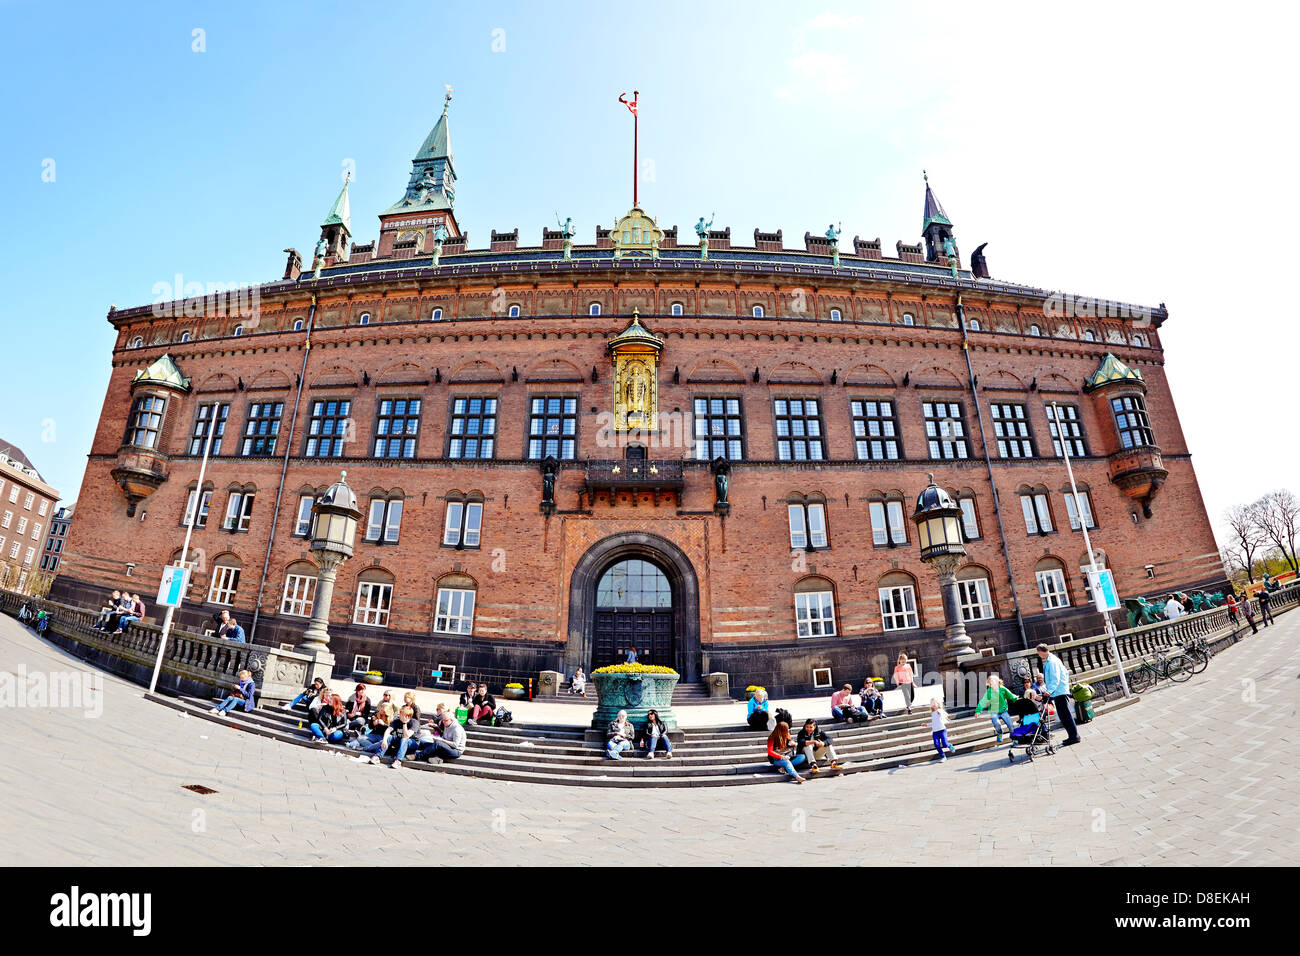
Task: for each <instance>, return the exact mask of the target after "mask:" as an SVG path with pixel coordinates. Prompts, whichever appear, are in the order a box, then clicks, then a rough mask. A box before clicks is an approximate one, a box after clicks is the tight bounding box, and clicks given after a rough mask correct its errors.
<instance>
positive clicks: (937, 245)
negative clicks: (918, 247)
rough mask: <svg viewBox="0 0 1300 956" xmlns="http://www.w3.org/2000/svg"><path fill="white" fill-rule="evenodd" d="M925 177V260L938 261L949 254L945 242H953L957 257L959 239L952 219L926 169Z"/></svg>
mask: <svg viewBox="0 0 1300 956" xmlns="http://www.w3.org/2000/svg"><path fill="white" fill-rule="evenodd" d="M921 175H922V176H924V177H925V212H924V213H923V214H922V221H921V235H922V236H924V237H925V261H926V262H938V261H939V258H940V257H941V256H944V255H946V254H947V252H946V250H945V248H944V244H945V242H951V243H952V253H953V255H952V258H953V259H956V258H957V240H956V239H955V238H954V237H953V234H952V220H951V219H949V218H948V214H947V213H946V212H944V210H943V206H942V205H941V204H940V202H939V199H938V197H937V196H935V194H934V190H932V189H931V188H930V176H929V174H928V173H926V172H925V171H924V170H922V173H921Z"/></svg>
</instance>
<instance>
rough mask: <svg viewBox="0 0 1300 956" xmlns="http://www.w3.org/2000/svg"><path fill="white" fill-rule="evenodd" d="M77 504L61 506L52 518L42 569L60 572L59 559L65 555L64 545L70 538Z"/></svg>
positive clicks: (42, 557)
mask: <svg viewBox="0 0 1300 956" xmlns="http://www.w3.org/2000/svg"><path fill="white" fill-rule="evenodd" d="M75 507H76V506H75V505H68V506H67V507H65V508H59V509H58V510H57V511H55V512H54V514H53V515H52V516H51V518H50V534H49V536H48V537H47V538H46V539H45V549H44V550H43V551H42V552H41V570H42V571H46V572H48V573H50V574H58V573H59V561H60V560H61V559H62V557H63V545H64V544H65V543H66V541H67V538H68V525H70V524H71V523H72V511H73V509H74V508H75Z"/></svg>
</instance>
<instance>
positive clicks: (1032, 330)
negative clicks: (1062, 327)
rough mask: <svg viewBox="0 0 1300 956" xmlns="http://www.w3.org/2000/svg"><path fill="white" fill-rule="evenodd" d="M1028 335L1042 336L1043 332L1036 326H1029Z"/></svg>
mask: <svg viewBox="0 0 1300 956" xmlns="http://www.w3.org/2000/svg"><path fill="white" fill-rule="evenodd" d="M1029 334H1030V335H1042V334H1043V330H1042V329H1040V328H1039V327H1038V326H1037V325H1031V326H1030V327H1029Z"/></svg>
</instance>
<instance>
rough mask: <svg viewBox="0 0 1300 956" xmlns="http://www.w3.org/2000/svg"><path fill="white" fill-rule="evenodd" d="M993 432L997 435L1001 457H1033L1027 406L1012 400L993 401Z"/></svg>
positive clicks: (999, 455)
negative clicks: (1026, 411)
mask: <svg viewBox="0 0 1300 956" xmlns="http://www.w3.org/2000/svg"><path fill="white" fill-rule="evenodd" d="M991 408H992V411H993V434H994V435H995V436H996V437H997V442H998V457H999V458H1033V457H1034V446H1033V443H1032V442H1031V441H1030V440H1029V419H1028V416H1027V415H1026V414H1025V406H1023V405H1018V404H1013V403H1011V402H993V403H992V405H991Z"/></svg>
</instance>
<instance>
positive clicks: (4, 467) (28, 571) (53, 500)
mask: <svg viewBox="0 0 1300 956" xmlns="http://www.w3.org/2000/svg"><path fill="white" fill-rule="evenodd" d="M58 501H59V493H58V491H56V490H55V489H54V488H52V487H51V486H50V485H48V484H47V483H46V482H45V479H44V478H42V477H41V473H40V472H39V471H37V470H36V466H35V465H33V464H32V463H31V460H30V459H29V458H28V457H27V455H26V454H24V453H23V450H22V449H21V448H19V447H18V446H17V445H13V444H11V443H9V442H6V441H3V440H0V586H3V587H8V588H13V589H14V590H18V591H23V590H26V589H27V587H28V584H29V583H30V581H31V575H32V572H33V571H35V570H36V564H37V555H38V554H39V553H40V552H41V550H42V549H43V548H44V546H45V538H46V532H47V531H48V529H49V527H50V523H51V521H52V519H53V514H54V506H55V505H56V504H57V503H58Z"/></svg>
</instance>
